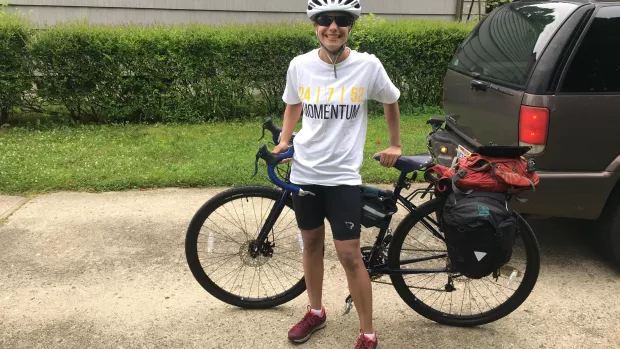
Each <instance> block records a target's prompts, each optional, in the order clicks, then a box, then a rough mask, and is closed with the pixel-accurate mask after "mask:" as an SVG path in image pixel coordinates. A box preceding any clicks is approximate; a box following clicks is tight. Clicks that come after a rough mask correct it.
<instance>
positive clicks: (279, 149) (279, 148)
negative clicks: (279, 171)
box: [271, 143, 293, 164]
mask: <svg viewBox="0 0 620 349" xmlns="http://www.w3.org/2000/svg"><path fill="white" fill-rule="evenodd" d="M288 148H289V146H288V143H280V144H278V145H276V147H275V148H273V150H272V151H271V152H272V153H274V154H283V153H286V152H287V151H288ZM291 160H293V159H291V158H289V159H284V160H282V161H281V162H280V163H281V164H286V163H287V162H291Z"/></svg>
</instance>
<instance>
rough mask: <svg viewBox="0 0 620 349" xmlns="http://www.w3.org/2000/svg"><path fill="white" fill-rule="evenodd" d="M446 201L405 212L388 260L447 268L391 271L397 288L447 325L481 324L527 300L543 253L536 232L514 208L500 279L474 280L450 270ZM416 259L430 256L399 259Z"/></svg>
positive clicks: (394, 265) (408, 266)
mask: <svg viewBox="0 0 620 349" xmlns="http://www.w3.org/2000/svg"><path fill="white" fill-rule="evenodd" d="M444 203H445V199H443V198H435V199H432V200H430V201H428V202H426V203H424V204H422V205H421V206H419V207H418V209H417V210H416V211H414V212H412V213H410V214H409V215H408V216H407V217H405V219H404V220H403V221H402V222H401V223H400V224H399V226H398V227H397V228H396V231H395V232H394V238H393V240H392V242H391V244H390V249H389V252H388V265H389V267H390V269H399V268H402V269H417V270H421V269H436V270H437V269H445V272H443V273H426V274H407V275H396V274H395V275H390V278H391V280H392V283H393V285H394V288H395V289H396V291H397V292H398V294H399V296H400V297H401V298H402V299H403V300H404V301H405V303H407V305H409V306H410V307H411V308H412V309H413V310H415V311H416V312H417V313H419V314H420V315H422V316H424V317H426V318H427V319H429V320H432V321H435V322H437V323H440V324H444V325H449V326H461V327H468V326H478V325H482V324H486V323H489V322H493V321H496V320H498V319H500V318H503V317H505V316H507V315H508V314H510V313H511V312H512V311H514V310H515V309H516V308H518V307H519V306H520V305H521V304H522V303H523V302H524V301H525V300H526V298H527V297H528V296H529V294H530V293H531V292H532V289H533V288H534V285H535V284H536V280H537V278H538V273H539V269H540V254H539V248H538V242H537V240H536V236H535V235H534V232H533V231H532V229H531V228H530V226H529V225H528V224H527V222H526V221H525V219H523V218H522V217H521V216H520V215H518V214H517V213H515V216H516V218H517V221H518V228H517V234H516V237H515V246H514V247H513V255H512V258H511V260H510V262H508V264H506V265H505V266H503V267H502V268H501V269H500V271H501V273H500V275H499V278H498V279H497V280H496V279H495V278H493V275H490V276H487V277H485V278H482V279H470V278H467V277H465V276H462V275H460V274H458V273H455V272H451V271H450V268H449V265H450V260H449V258H448V251H447V247H446V244H445V241H444V239H443V234H442V233H441V230H440V228H439V226H438V225H437V219H436V218H437V217H438V215H439V214H440V212H441V209H442V208H443V206H444ZM432 231H434V232H435V234H433V233H432ZM433 257H434V258H433ZM413 258H432V259H428V260H425V261H423V262H417V263H413V264H402V263H401V261H402V260H406V259H413ZM401 264H402V265H401Z"/></svg>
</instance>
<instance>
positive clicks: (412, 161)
mask: <svg viewBox="0 0 620 349" xmlns="http://www.w3.org/2000/svg"><path fill="white" fill-rule="evenodd" d="M374 159H375V160H377V161H379V159H380V157H378V156H377V157H375V158H374ZM432 163H433V156H432V155H431V154H429V153H425V154H418V155H401V156H400V157H399V158H398V160H396V163H395V164H394V168H395V169H397V170H399V171H401V172H405V173H410V172H413V171H419V170H422V169H425V168H426V167H427V166H428V165H430V164H432Z"/></svg>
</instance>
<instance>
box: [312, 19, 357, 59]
mask: <svg viewBox="0 0 620 349" xmlns="http://www.w3.org/2000/svg"><path fill="white" fill-rule="evenodd" d="M352 25H353V20H352V18H351V16H350V15H347V14H343V13H339V12H327V13H324V14H321V15H319V16H317V17H316V18H315V20H314V30H315V31H316V33H317V36H318V38H319V40H321V42H322V43H323V45H325V47H327V49H328V50H330V51H337V50H339V49H340V48H341V47H342V45H344V43H345V42H346V41H347V38H348V37H349V33H350V31H351V26H352Z"/></svg>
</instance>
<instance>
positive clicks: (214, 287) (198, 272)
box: [185, 186, 306, 309]
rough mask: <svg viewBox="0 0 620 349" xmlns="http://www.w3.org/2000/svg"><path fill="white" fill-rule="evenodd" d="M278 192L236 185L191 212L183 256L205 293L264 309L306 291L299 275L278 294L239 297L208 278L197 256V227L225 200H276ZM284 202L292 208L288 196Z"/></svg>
mask: <svg viewBox="0 0 620 349" xmlns="http://www.w3.org/2000/svg"><path fill="white" fill-rule="evenodd" d="M281 195H282V191H281V190H277V189H274V188H269V187H262V186H244V187H236V188H232V189H228V190H226V191H224V192H221V193H219V194H217V195H216V196H214V197H213V198H211V199H210V200H208V201H207V202H206V203H204V204H203V205H202V207H200V209H199V210H198V211H197V212H196V213H195V214H194V216H193V218H192V220H191V222H190V224H189V227H188V229H187V233H186V240H185V254H186V258H187V263H188V265H189V269H190V270H191V272H192V274H193V276H194V278H195V279H196V280H197V281H198V283H199V284H200V285H201V286H202V287H203V288H204V289H205V290H206V291H207V292H209V293H210V294H211V295H212V296H214V297H215V298H217V299H219V300H221V301H223V302H225V303H228V304H230V305H233V306H237V307H240V308H245V309H266V308H271V307H275V306H278V305H281V304H284V303H286V302H289V301H291V300H292V299H294V298H296V297H297V296H299V295H300V294H301V293H303V292H304V291H305V290H306V284H305V279H304V277H303V274H302V277H301V279H300V280H299V281H298V282H296V283H295V284H294V285H293V286H292V287H290V288H288V289H286V290H284V291H283V292H281V293H279V294H276V295H273V296H269V297H263V298H260V297H257V298H251V297H243V296H239V295H236V294H233V293H231V292H228V291H227V290H225V289H223V288H222V287H220V285H218V284H217V283H216V282H214V280H212V278H211V277H209V275H207V273H206V272H205V269H204V268H203V265H202V263H201V261H200V258H199V256H198V250H199V248H198V237H199V235H200V230H201V228H202V227H203V224H204V223H205V221H207V219H208V218H209V216H210V215H211V214H212V213H213V212H214V211H215V210H217V209H218V208H219V207H222V206H223V205H225V204H226V203H229V202H231V201H233V200H235V199H240V198H241V199H247V198H264V199H268V200H273V201H274V202H276V201H277V200H279V199H280V197H281ZM285 204H286V206H287V207H288V208H290V209H292V208H293V202H292V199H291V197H290V196H289V197H288V198H287V200H286V203H285ZM295 228H296V225H295ZM300 266H301V264H300ZM244 273H245V272H244ZM259 275H260V271H259ZM242 281H243V280H242ZM252 282H254V280H252ZM233 286H234V285H233Z"/></svg>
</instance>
